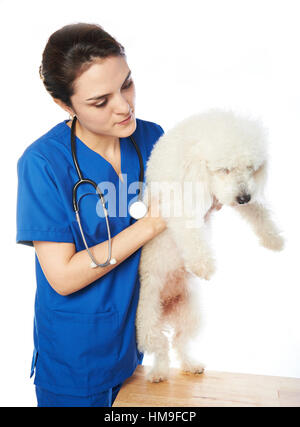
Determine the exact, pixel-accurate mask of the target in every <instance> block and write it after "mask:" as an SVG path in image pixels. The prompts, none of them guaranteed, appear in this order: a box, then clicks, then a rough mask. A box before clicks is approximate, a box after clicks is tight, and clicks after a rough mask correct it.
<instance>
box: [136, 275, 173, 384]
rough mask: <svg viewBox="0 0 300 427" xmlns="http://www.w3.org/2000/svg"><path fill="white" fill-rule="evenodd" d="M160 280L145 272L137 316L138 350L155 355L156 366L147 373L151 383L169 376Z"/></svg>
mask: <svg viewBox="0 0 300 427" xmlns="http://www.w3.org/2000/svg"><path fill="white" fill-rule="evenodd" d="M159 280H160V278H159V277H158V276H157V275H155V274H154V272H151V273H145V272H144V274H143V275H142V277H141V288H140V298H139V304H138V308H137V314H136V332H137V343H138V349H139V351H141V352H147V353H149V354H153V353H154V365H153V367H152V368H151V370H150V371H149V372H147V373H146V378H147V380H148V381H151V382H159V381H163V380H166V379H167V378H168V374H169V341H168V338H167V337H166V336H165V335H164V333H163V332H162V322H161V302H160V293H159V288H160V283H159Z"/></svg>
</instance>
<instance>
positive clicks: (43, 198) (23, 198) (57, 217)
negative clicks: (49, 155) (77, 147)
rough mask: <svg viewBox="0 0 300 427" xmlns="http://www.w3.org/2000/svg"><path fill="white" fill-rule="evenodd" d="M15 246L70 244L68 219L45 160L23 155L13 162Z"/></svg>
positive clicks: (31, 153)
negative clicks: (20, 244)
mask: <svg viewBox="0 0 300 427" xmlns="http://www.w3.org/2000/svg"><path fill="white" fill-rule="evenodd" d="M17 174H18V190H17V216H16V219H17V236H16V242H17V243H22V244H24V245H27V246H33V243H32V241H33V240H43V241H52V242H69V243H74V238H73V234H72V231H71V227H70V225H69V221H68V216H67V212H66V209H65V207H64V206H63V203H62V198H61V195H60V193H59V191H58V187H57V184H56V182H55V179H54V176H53V173H52V171H51V167H50V164H49V162H48V161H47V159H45V158H44V157H43V156H42V155H41V154H39V153H37V152H34V151H25V152H24V154H23V155H22V156H21V157H20V158H19V160H18V162H17Z"/></svg>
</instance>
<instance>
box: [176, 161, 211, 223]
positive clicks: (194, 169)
mask: <svg viewBox="0 0 300 427" xmlns="http://www.w3.org/2000/svg"><path fill="white" fill-rule="evenodd" d="M197 158H198V159H199V160H197ZM183 180H184V183H189V182H191V185H192V205H193V207H194V209H193V212H192V213H191V214H192V215H193V214H194V215H195V216H196V217H197V220H199V221H200V222H201V223H202V222H204V216H205V214H206V212H207V211H208V210H209V208H210V207H211V205H212V202H213V197H212V195H211V191H210V176H209V171H208V169H207V165H206V161H205V160H203V159H200V158H199V156H197V153H194V155H193V154H191V153H190V155H189V156H188V157H187V158H185V159H184V161H183Z"/></svg>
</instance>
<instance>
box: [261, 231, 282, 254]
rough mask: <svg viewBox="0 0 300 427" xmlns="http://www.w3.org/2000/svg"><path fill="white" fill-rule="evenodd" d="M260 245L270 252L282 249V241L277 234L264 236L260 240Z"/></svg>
mask: <svg viewBox="0 0 300 427" xmlns="http://www.w3.org/2000/svg"><path fill="white" fill-rule="evenodd" d="M260 243H261V245H262V246H264V247H265V248H267V249H271V250H272V251H281V250H282V249H283V248H284V239H283V237H282V236H280V235H279V234H271V233H269V234H264V235H263V236H261V238H260Z"/></svg>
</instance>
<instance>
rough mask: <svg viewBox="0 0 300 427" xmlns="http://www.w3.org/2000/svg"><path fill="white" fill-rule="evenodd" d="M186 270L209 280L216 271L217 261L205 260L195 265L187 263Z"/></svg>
mask: <svg viewBox="0 0 300 427" xmlns="http://www.w3.org/2000/svg"><path fill="white" fill-rule="evenodd" d="M185 268H186V270H187V271H190V272H192V273H193V274H195V275H196V276H198V277H201V278H203V279H206V280H209V279H210V278H211V276H212V275H213V274H214V272H215V271H216V267H215V261H214V259H213V258H205V259H202V260H199V261H198V262H197V263H194V264H191V263H187V264H186V265H185Z"/></svg>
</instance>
